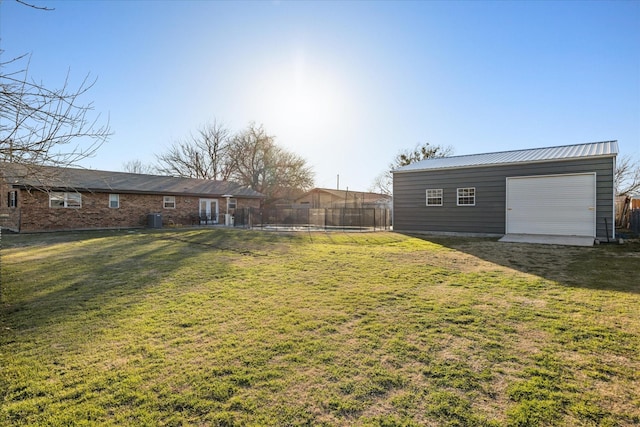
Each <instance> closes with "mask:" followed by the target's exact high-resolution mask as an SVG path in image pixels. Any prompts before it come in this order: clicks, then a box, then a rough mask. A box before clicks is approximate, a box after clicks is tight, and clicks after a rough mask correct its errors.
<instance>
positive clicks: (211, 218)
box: [198, 199, 219, 224]
mask: <svg viewBox="0 0 640 427" xmlns="http://www.w3.org/2000/svg"><path fill="white" fill-rule="evenodd" d="M218 206H219V204H218V199H200V201H199V203H198V215H199V217H200V224H217V223H218Z"/></svg>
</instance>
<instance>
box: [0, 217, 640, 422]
mask: <svg viewBox="0 0 640 427" xmlns="http://www.w3.org/2000/svg"><path fill="white" fill-rule="evenodd" d="M2 244H3V249H2V260H1V262H2V264H1V266H2V301H1V303H0V424H2V425H18V426H20V425H24V426H26V425H29V426H38V425H42V426H44V425H46V426H63V425H64V426H69V425H148V426H157V425H168V426H180V425H202V426H217V425H219V426H235V425H238V426H286V425H290V426H294V425H313V426H323V425H324V426H342V425H355V426H414V425H415V426H544V425H562V426H564V425H566V426H631V425H637V424H640V243H637V242H636V243H630V244H626V245H601V246H595V247H592V248H576V247H559V246H543V245H525V244H505V243H498V242H496V241H494V240H491V239H468V238H428V237H410V236H405V235H400V234H394V233H361V234H358V233H335V234H331V233H312V234H305V233H300V234H275V233H268V232H254V231H246V230H227V229H185V230H159V231H153V230H147V231H136V232H126V231H121V232H91V233H88V232H87V233H56V234H38V235H9V236H7V235H6V234H5V235H3V236H2Z"/></svg>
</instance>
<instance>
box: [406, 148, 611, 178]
mask: <svg viewBox="0 0 640 427" xmlns="http://www.w3.org/2000/svg"><path fill="white" fill-rule="evenodd" d="M616 154H618V141H603V142H591V143H586V144H575V145H562V146H557V147H545V148H531V149H527V150H513V151H500V152H496V153H484V154H470V155H465V156H451V157H440V158H437V159H426V160H422V161H419V162H416V163H412V164H410V165H407V166H403V167H401V168H398V169H396V170H394V171H393V172H394V173H396V172H413V171H421V170H432V169H455V168H468V167H480V166H492V165H503V164H511V163H537V162H545V161H555V160H571V159H580V158H585V157H615V155H616Z"/></svg>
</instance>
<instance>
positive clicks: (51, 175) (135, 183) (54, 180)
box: [0, 163, 264, 198]
mask: <svg viewBox="0 0 640 427" xmlns="http://www.w3.org/2000/svg"><path fill="white" fill-rule="evenodd" d="M0 166H1V169H0V170H1V172H2V174H3V175H4V177H5V180H6V181H7V182H8V183H9V184H11V185H13V186H18V187H30V188H47V189H53V190H56V189H72V190H74V191H95V192H111V193H138V194H164V195H185V196H205V195H206V196H212V195H217V196H221V195H225V194H230V195H233V197H245V198H262V197H264V195H263V194H262V193H259V192H257V191H254V190H252V189H250V188H246V187H242V186H241V185H239V184H236V183H234V182H230V181H213V180H208V179H195V178H177V177H172V176H159V175H143V174H136V173H127V172H108V171H101V170H93V169H74V168H59V167H52V166H32V165H21V164H16V163H1V164H0Z"/></svg>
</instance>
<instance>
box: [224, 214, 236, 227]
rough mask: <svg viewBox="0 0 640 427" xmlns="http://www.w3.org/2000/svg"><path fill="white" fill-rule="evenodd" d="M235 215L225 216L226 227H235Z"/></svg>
mask: <svg viewBox="0 0 640 427" xmlns="http://www.w3.org/2000/svg"><path fill="white" fill-rule="evenodd" d="M233 220H234V218H233V215H231V214H225V216H224V225H226V226H229V227H233Z"/></svg>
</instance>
